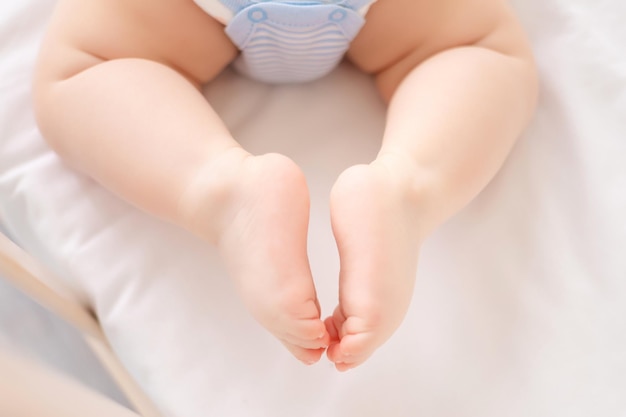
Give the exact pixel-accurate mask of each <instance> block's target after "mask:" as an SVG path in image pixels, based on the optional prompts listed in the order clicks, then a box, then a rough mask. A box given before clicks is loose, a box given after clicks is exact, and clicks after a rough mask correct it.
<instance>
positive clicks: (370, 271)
mask: <svg viewBox="0 0 626 417" xmlns="http://www.w3.org/2000/svg"><path fill="white" fill-rule="evenodd" d="M397 162H398V161H390V160H386V161H383V160H377V161H375V162H373V163H372V164H370V165H358V166H354V167H351V168H349V169H348V170H346V171H345V172H344V173H343V174H342V175H341V176H340V177H339V179H338V180H337V182H336V184H335V186H334V187H333V190H332V193H331V217H332V226H333V232H334V234H335V239H336V240H337V246H338V249H339V256H340V258H341V271H340V277H339V305H338V306H337V308H336V309H335V312H334V314H333V316H332V317H329V318H328V319H326V327H327V328H328V331H329V333H330V335H331V340H332V341H331V346H330V347H329V348H328V358H329V359H330V360H331V361H333V362H334V363H335V366H336V368H337V369H338V370H340V371H345V370H348V369H351V368H354V367H356V366H358V365H360V364H361V363H363V362H364V361H365V360H366V359H367V358H368V357H369V356H370V355H371V354H372V353H373V352H374V351H375V350H376V349H377V348H378V347H379V346H381V345H382V344H383V343H384V342H385V341H386V340H387V339H389V337H391V335H392V334H393V333H394V332H395V330H396V329H397V328H398V326H400V323H401V322H402V320H403V319H404V316H405V314H406V311H407V309H408V307H409V304H410V301H411V298H412V295H413V287H414V283H415V276H416V269H417V256H418V249H419V246H420V243H421V238H422V234H421V233H420V232H421V231H422V229H423V228H422V227H420V224H419V222H418V219H419V214H420V213H419V206H420V204H419V202H418V201H417V195H416V194H417V193H416V192H415V189H414V186H413V184H412V183H413V180H412V173H411V172H410V169H406V167H407V164H406V163H404V165H403V164H402V163H400V164H397ZM401 162H405V161H401ZM402 167H404V168H405V169H402Z"/></svg>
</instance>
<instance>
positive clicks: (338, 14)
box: [328, 9, 347, 22]
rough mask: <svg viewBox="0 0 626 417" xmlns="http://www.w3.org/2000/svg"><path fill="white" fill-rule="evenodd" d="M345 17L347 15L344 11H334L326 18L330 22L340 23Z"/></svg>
mask: <svg viewBox="0 0 626 417" xmlns="http://www.w3.org/2000/svg"><path fill="white" fill-rule="evenodd" d="M346 16H347V13H346V11H345V10H341V9H340V10H335V11H334V12H332V13H331V14H330V16H328V18H329V19H330V20H331V21H332V22H341V21H342V20H343V19H345V18H346Z"/></svg>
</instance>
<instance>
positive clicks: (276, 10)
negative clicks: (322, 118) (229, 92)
mask: <svg viewBox="0 0 626 417" xmlns="http://www.w3.org/2000/svg"><path fill="white" fill-rule="evenodd" d="M374 1H376V0H195V2H196V4H198V5H199V6H200V7H201V8H202V9H203V10H204V11H206V12H207V13H208V14H210V15H211V16H213V17H214V18H215V19H217V20H219V21H220V22H222V23H223V24H224V25H225V26H226V28H225V31H226V34H227V35H228V36H229V37H230V39H231V40H232V41H233V43H234V44H235V45H236V46H237V47H238V48H239V49H240V50H241V54H240V55H239V57H238V58H237V59H236V60H235V63H234V66H235V68H236V69H237V70H238V71H240V72H241V73H243V74H245V75H247V76H249V77H251V78H254V79H257V80H260V81H264V82H268V83H298V82H306V81H312V80H315V79H317V78H320V77H322V76H324V75H326V74H327V73H329V72H330V71H332V70H333V69H334V68H335V67H336V66H337V64H338V63H339V62H340V61H341V59H342V58H343V56H344V54H345V53H346V51H347V50H348V48H349V46H350V42H352V40H353V39H354V38H355V37H356V35H357V34H358V33H359V31H360V30H361V28H362V27H363V24H364V23H365V19H364V16H365V14H366V13H367V10H368V8H369V6H370V5H371V4H372V3H373V2H374Z"/></svg>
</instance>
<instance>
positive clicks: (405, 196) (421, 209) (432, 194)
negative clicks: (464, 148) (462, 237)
mask: <svg viewBox="0 0 626 417" xmlns="http://www.w3.org/2000/svg"><path fill="white" fill-rule="evenodd" d="M370 165H371V166H372V167H375V168H376V169H379V170H381V171H382V172H384V173H385V175H386V177H387V178H388V179H389V180H388V181H389V184H388V186H389V188H390V189H391V190H393V192H395V193H396V195H398V196H399V197H398V198H399V199H400V201H401V202H402V203H403V204H404V205H405V206H406V207H407V209H408V210H409V211H410V212H411V213H413V214H414V216H416V217H417V218H418V219H419V221H418V222H419V224H420V229H421V230H422V233H421V235H422V236H423V237H424V238H425V237H426V236H427V235H429V234H430V233H431V232H432V230H434V229H435V228H436V227H437V226H438V225H439V224H440V222H441V221H440V220H439V214H438V211H439V210H438V207H437V205H438V203H437V195H438V193H437V184H436V181H435V179H434V176H433V175H432V174H431V173H430V172H429V171H428V170H427V169H425V168H423V167H421V166H420V165H419V164H418V163H417V162H416V161H415V160H414V159H413V158H411V157H410V156H409V155H406V154H403V153H396V152H385V153H381V154H379V155H378V157H377V158H376V160H374V161H373V162H372V163H371V164H370Z"/></svg>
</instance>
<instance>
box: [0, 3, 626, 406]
mask: <svg viewBox="0 0 626 417" xmlns="http://www.w3.org/2000/svg"><path fill="white" fill-rule="evenodd" d="M514 3H515V5H516V8H517V10H518V11H519V14H520V16H521V18H522V19H523V22H524V24H525V26H526V27H527V28H528V31H529V32H530V34H531V37H532V41H533V44H534V47H535V51H536V54H537V58H538V62H539V66H540V69H541V77H542V96H541V103H540V108H539V111H538V114H537V117H536V120H535V121H534V123H533V124H532V126H531V127H530V128H529V129H528V131H527V133H526V135H525V136H524V137H523V138H522V140H521V141H520V142H519V144H518V146H517V147H516V148H515V150H514V152H513V154H512V155H511V157H510V159H509V160H508V162H507V164H506V166H505V167H504V169H503V170H502V172H501V173H500V174H499V175H498V176H497V178H496V179H495V180H494V181H493V183H492V184H491V185H490V186H489V187H488V188H487V189H486V190H485V191H484V192H483V193H482V194H481V195H480V196H479V197H478V199H477V200H475V201H474V202H473V203H472V204H471V205H470V206H469V207H468V208H467V209H465V210H464V211H463V212H461V213H460V214H459V215H457V216H456V217H455V218H454V219H452V220H451V221H449V222H448V223H447V224H446V225H445V226H444V227H443V228H442V229H441V230H439V231H438V232H437V233H436V234H435V235H434V236H433V237H432V238H431V239H430V240H429V241H428V243H427V245H426V247H425V248H424V250H423V253H422V256H421V265H420V270H419V274H418V284H417V287H416V290H415V297H414V302H413V304H412V307H411V310H410V311H409V314H408V317H407V319H406V321H405V323H404V325H403V326H402V328H401V329H400V330H399V331H398V333H397V334H396V335H395V337H394V338H393V339H392V340H391V341H390V342H389V343H388V344H387V345H385V346H384V347H383V348H382V349H380V351H379V352H378V353H377V354H376V355H375V356H374V357H373V358H372V359H371V360H370V361H369V362H368V363H367V364H366V365H365V366H363V367H361V368H359V369H357V370H354V371H351V372H349V373H347V374H341V375H340V374H338V373H337V372H335V371H334V370H333V369H332V367H331V365H330V364H329V363H327V362H322V363H321V364H319V365H317V366H315V367H312V368H306V367H304V366H302V365H300V364H299V363H297V362H296V361H294V360H293V359H291V358H290V357H289V356H288V354H287V353H286V352H285V351H284V349H283V348H282V347H281V346H280V345H279V344H278V342H276V341H275V340H273V339H272V337H270V336H269V335H268V334H266V333H265V331H263V330H262V329H260V328H259V327H258V326H257V325H256V324H255V323H254V322H253V320H252V319H251V318H250V317H249V315H248V314H247V313H246V312H245V311H244V308H243V307H242V305H241V304H240V302H239V301H238V299H237V297H236V296H235V295H234V292H233V289H232V287H231V284H230V282H229V280H228V278H227V277H226V276H225V274H224V272H223V270H222V269H221V266H220V263H219V261H218V259H217V257H216V255H215V253H214V252H213V251H212V250H211V248H209V247H207V246H205V245H204V244H203V243H201V242H199V241H198V240H195V239H194V238H192V237H190V236H188V235H186V234H185V233H183V232H181V231H178V230H176V229H175V228H173V227H171V226H169V225H166V224H163V223H160V222H158V221H156V220H154V219H151V218H149V217H148V216H146V215H144V214H142V213H140V212H138V211H136V210H135V209H133V208H131V207H130V206H128V205H127V204H125V203H124V202H121V201H119V200H118V199H116V198H115V197H113V196H112V195H111V194H109V193H108V192H107V191H105V190H103V189H102V188H101V187H99V186H98V185H96V184H95V183H93V182H92V181H90V180H89V179H87V178H85V177H83V176H81V175H78V174H76V173H74V172H72V171H70V170H69V169H68V168H66V167H65V166H64V165H63V164H62V163H61V162H60V161H59V159H58V158H57V157H56V156H55V154H54V153H52V152H51V151H50V150H49V148H48V147H47V146H46V145H45V143H44V142H43V140H42V139H41V137H40V136H39V133H38V132H37V129H36V127H35V124H34V121H33V116H32V109H31V104H30V99H29V78H30V74H31V71H32V68H33V62H34V57H35V54H36V51H37V44H38V41H39V39H40V36H41V34H42V31H43V29H44V27H45V23H46V19H47V18H48V16H49V14H50V12H51V10H52V7H53V5H54V1H53V0H22V1H19V2H18V1H4V2H0V219H1V221H2V222H3V223H4V224H5V225H6V227H7V228H8V229H9V230H10V232H11V233H12V234H13V236H14V237H15V239H16V240H17V241H18V242H19V243H20V244H21V245H23V247H25V248H26V249H27V250H28V251H29V252H31V253H32V254H34V255H35V256H37V257H38V258H39V259H41V260H42V261H44V262H45V263H46V264H47V265H48V266H49V267H50V268H52V269H53V270H54V271H56V272H57V273H58V274H59V275H60V276H62V277H63V279H64V280H65V284H66V285H68V286H69V287H70V288H72V289H73V290H74V291H75V292H76V293H77V294H78V295H79V296H80V297H81V298H82V299H83V300H84V301H85V302H86V303H90V304H91V305H92V306H93V308H94V309H95V311H96V312H97V314H98V316H99V318H100V320H101V322H102V324H103V326H104V328H105V330H106V332H107V335H108V336H109V338H110V340H111V342H112V344H113V346H114V348H115V350H116V352H117V353H118V355H119V356H120V357H121V359H122V360H123V362H124V363H125V364H126V366H127V367H128V368H129V369H130V370H131V372H132V373H133V375H134V376H135V377H136V379H137V380H138V381H139V382H140V384H141V385H142V386H143V387H144V388H145V390H146V391H147V392H148V393H149V394H150V395H151V396H152V398H153V399H154V400H155V401H156V403H157V404H158V405H159V406H160V407H161V408H162V410H163V411H164V412H165V413H166V414H167V415H168V416H176V417H182V416H184V417H200V416H247V417H257V416H272V417H283V416H284V417H291V416H311V417H312V416H316V417H317V416H319V417H322V416H323V417H352V416H354V417H356V416H359V417H380V416H397V417H400V416H437V417H447V416H454V417H476V416H481V417H500V416H519V417H528V416H533V417H548V416H550V417H554V416H567V417H577V416H581V417H582V416H603V417H618V416H624V415H626V396H624V393H625V392H626V254H625V250H626V221H625V219H624V217H625V215H626V164H624V160H625V158H626V138H625V137H624V136H625V134H626V53H624V52H625V51H626V26H624V24H623V22H624V16H625V15H626V3H624V2H621V1H618V0H612V1H611V0H603V1H596V2H590V1H587V0H568V1H566V0H517V1H515V2H514ZM207 95H208V97H209V99H210V100H211V101H212V102H213V103H214V104H215V106H216V108H217V110H218V111H219V113H220V114H221V115H222V116H223V117H224V119H225V120H226V121H227V123H228V125H229V126H230V127H231V129H232V131H233V132H234V134H235V135H236V137H237V138H239V139H240V140H241V142H243V143H244V144H245V145H246V146H247V147H248V148H249V149H251V150H253V151H256V152H264V151H270V150H271V151H278V152H283V153H285V154H287V155H289V156H291V157H292V158H293V159H294V160H296V162H298V163H300V164H301V165H302V167H303V168H304V170H305V172H306V174H307V176H308V179H309V183H310V188H311V193H312V201H313V203H312V204H313V205H312V219H311V231H310V234H311V237H310V257H311V262H312V267H313V272H314V275H315V276H316V279H317V282H318V287H319V293H320V297H321V301H322V307H323V309H324V312H325V313H330V311H331V308H332V307H333V306H334V304H335V302H336V291H337V282H336V281H337V271H338V259H337V254H336V250H335V247H334V242H333V240H332V235H331V232H330V225H329V221H328V207H327V203H328V201H327V198H328V191H329V189H330V186H331V185H332V183H333V181H334V179H335V177H336V175H337V174H338V173H339V172H341V170H342V169H344V168H345V167H347V166H348V165H350V164H353V163H357V162H367V161H369V160H370V159H371V158H372V157H373V155H374V154H375V152H376V149H377V146H378V141H379V139H380V135H381V132H382V127H383V115H384V108H383V105H382V104H381V102H380V101H379V99H378V98H377V96H376V93H375V90H374V87H373V85H372V82H371V80H370V79H369V78H368V77H366V76H363V75H361V74H359V73H357V72H356V71H355V70H354V69H353V68H351V67H350V66H347V65H345V66H342V67H340V68H339V69H338V70H337V71H336V72H335V73H333V74H332V75H331V76H329V77H328V78H326V79H324V80H321V81H319V82H316V83H314V84H308V85H301V86H283V87H269V86H265V85H262V84H258V83H254V82H252V81H249V80H245V79H242V78H239V77H238V76H236V75H234V74H233V73H230V72H227V73H225V74H224V75H223V76H222V77H221V78H219V79H218V80H217V81H216V82H215V83H214V84H213V85H212V86H211V87H210V88H209V89H208V91H207ZM301 103H306V107H304V106H302V105H301Z"/></svg>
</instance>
